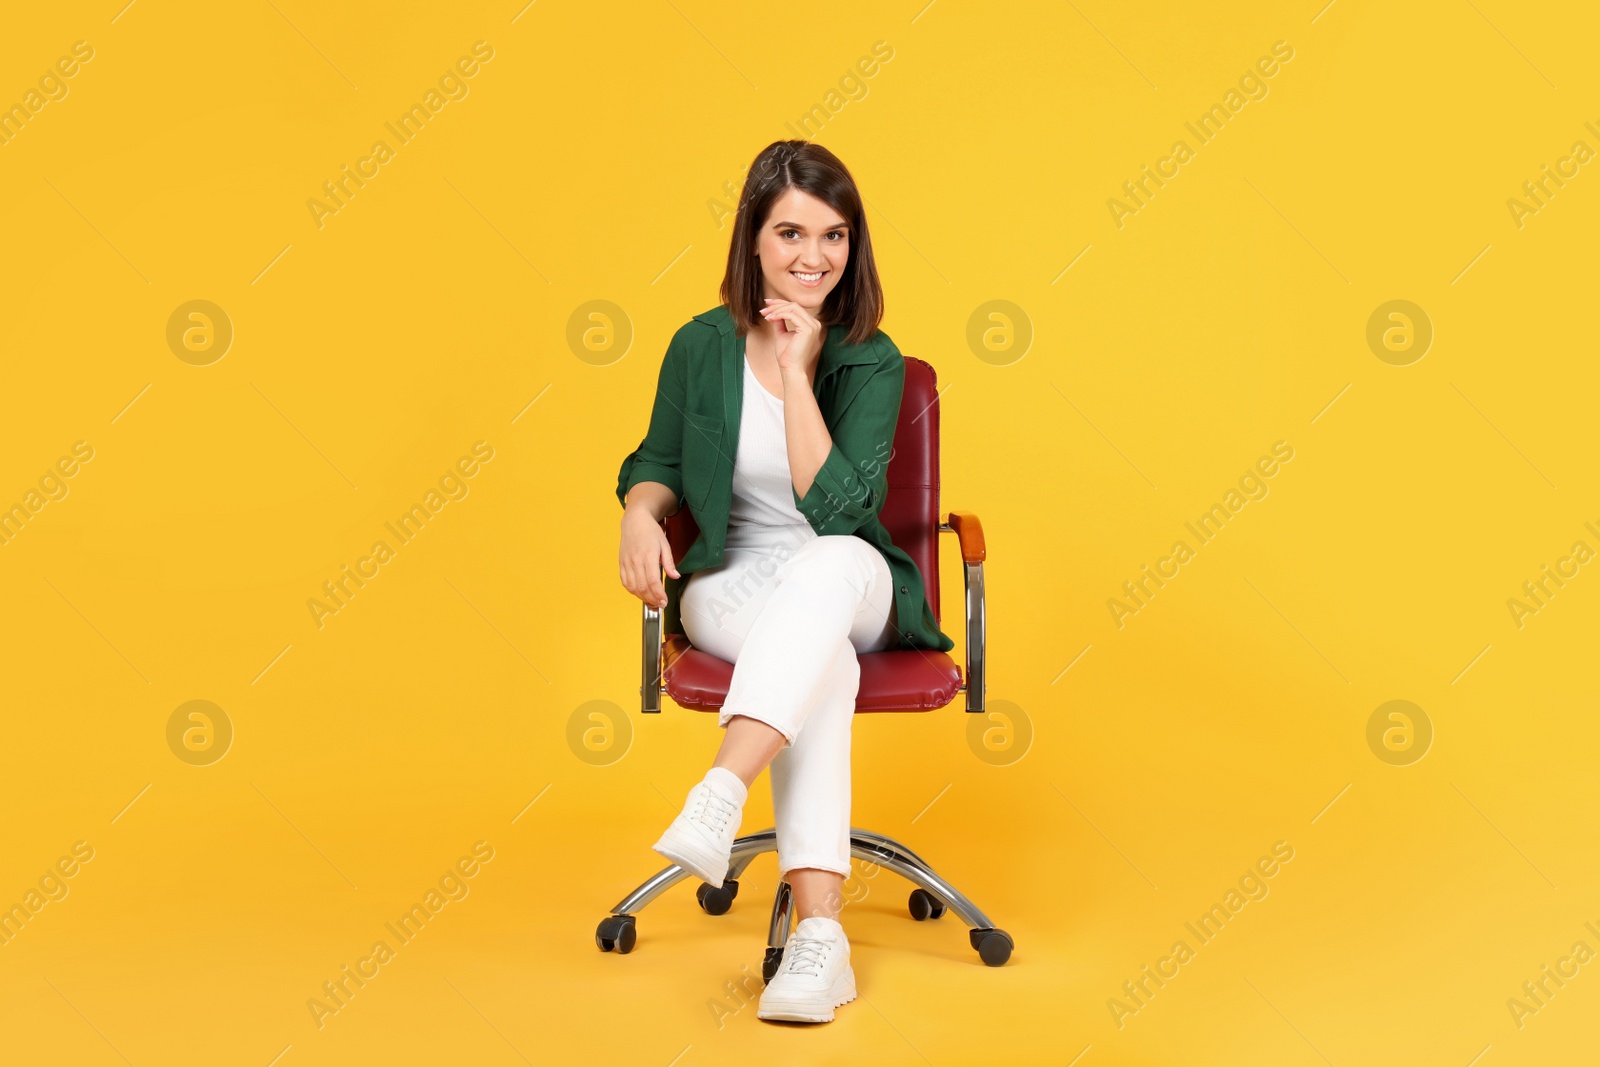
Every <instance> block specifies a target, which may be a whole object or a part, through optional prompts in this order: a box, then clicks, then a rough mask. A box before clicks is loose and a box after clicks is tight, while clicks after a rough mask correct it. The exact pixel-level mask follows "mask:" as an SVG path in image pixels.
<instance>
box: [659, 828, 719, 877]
mask: <svg viewBox="0 0 1600 1067" xmlns="http://www.w3.org/2000/svg"><path fill="white" fill-rule="evenodd" d="M650 847H651V848H652V849H654V850H655V851H656V852H659V853H661V854H662V855H663V856H665V857H667V859H669V860H671V861H672V862H673V863H676V864H677V865H678V866H680V867H682V868H683V869H684V870H686V871H688V872H689V873H690V874H693V875H695V876H696V877H698V878H699V879H700V880H701V881H703V882H706V883H708V884H710V885H713V886H716V887H717V888H719V889H720V888H721V887H722V883H723V881H724V880H725V879H726V878H727V877H728V854H723V855H721V856H718V855H716V854H714V853H713V852H712V850H711V849H709V848H707V847H706V846H705V845H704V844H703V843H702V842H700V841H698V840H696V839H694V838H692V837H686V836H683V835H679V834H676V833H674V832H673V830H672V828H671V827H668V828H667V832H666V833H664V834H662V835H661V840H659V841H657V842H656V843H655V844H654V845H651V846H650Z"/></svg>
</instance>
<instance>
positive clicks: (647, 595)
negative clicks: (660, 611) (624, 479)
mask: <svg viewBox="0 0 1600 1067" xmlns="http://www.w3.org/2000/svg"><path fill="white" fill-rule="evenodd" d="M617 564H618V571H619V574H620V576H621V578H622V586H623V588H624V589H626V590H627V591H628V592H630V593H632V594H633V595H634V596H636V597H638V598H639V599H640V600H642V601H644V602H645V603H646V604H650V605H652V606H653V607H657V608H664V607H666V606H667V592H666V589H665V588H664V587H663V586H662V584H661V569H662V568H663V567H665V568H666V571H667V573H668V574H670V575H672V576H673V577H674V578H679V577H682V575H680V574H679V573H678V568H677V567H676V566H674V565H673V562H672V544H671V542H669V541H668V540H667V533H666V531H665V530H663V529H662V528H661V524H660V523H659V522H657V521H656V520H655V519H654V518H653V517H652V516H651V515H650V513H649V512H648V511H644V510H643V509H638V510H635V509H632V508H630V509H628V510H626V511H624V512H623V513H622V546H621V548H620V549H619V550H618V553H617Z"/></svg>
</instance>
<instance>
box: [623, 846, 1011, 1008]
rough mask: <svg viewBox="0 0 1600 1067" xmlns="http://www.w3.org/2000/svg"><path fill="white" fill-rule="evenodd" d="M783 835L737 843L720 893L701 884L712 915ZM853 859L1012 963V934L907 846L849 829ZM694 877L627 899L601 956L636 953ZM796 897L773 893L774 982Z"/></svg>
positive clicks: (700, 896) (767, 969) (770, 964)
mask: <svg viewBox="0 0 1600 1067" xmlns="http://www.w3.org/2000/svg"><path fill="white" fill-rule="evenodd" d="M777 849H778V836H777V831H776V830H775V829H771V828H769V829H766V830H761V831H758V832H756V833H753V834H746V835H745V836H743V837H739V838H736V839H735V840H734V842H733V851H732V852H731V853H730V854H729V857H728V876H727V878H726V879H725V880H724V881H723V884H722V886H721V888H720V889H719V888H716V887H712V886H708V885H706V884H705V883H703V882H702V883H701V886H700V891H699V892H698V893H697V894H696V899H697V900H698V901H699V903H700V906H701V907H702V908H703V909H704V910H705V911H706V912H707V913H709V914H711V915H722V914H724V913H726V912H727V911H728V909H729V908H730V907H731V906H732V903H733V898H734V897H736V896H738V894H739V876H740V875H741V874H743V873H744V871H745V868H747V867H749V866H750V863H751V861H753V860H754V859H755V858H756V857H757V856H759V855H761V854H762V853H763V852H776V851H777ZM850 855H851V856H853V857H855V858H856V859H859V860H866V861H867V862H869V863H874V864H877V865H878V866H879V867H882V868H884V869H885V870H890V871H893V872H894V873H895V874H898V875H900V876H901V877H902V878H904V879H906V880H907V881H908V882H911V883H912V884H913V885H914V886H916V888H915V889H913V890H912V892H911V898H910V905H909V907H910V911H911V917H912V918H913V919H916V920H918V921H919V922H920V921H922V920H924V919H930V918H931V919H937V918H939V917H940V916H942V915H943V914H944V913H945V911H946V910H949V911H952V912H954V913H955V915H956V917H957V918H958V919H960V920H961V921H962V922H964V923H965V924H966V925H967V926H968V927H969V928H970V929H969V930H968V934H967V939H968V941H969V942H970V943H971V945H972V947H973V949H974V950H975V951H976V952H977V953H978V956H979V958H980V959H982V960H983V962H984V963H986V964H988V965H989V966H990V967H999V966H1001V965H1002V964H1004V963H1005V962H1006V961H1007V960H1008V959H1010V958H1011V950H1012V948H1013V947H1014V942H1013V941H1012V939H1011V935H1010V934H1007V933H1006V932H1005V931H1004V930H1001V929H998V928H996V927H995V925H994V924H993V923H991V922H990V921H989V917H988V916H987V915H985V914H984V913H983V912H982V911H981V910H979V909H978V906H977V905H975V904H973V903H972V901H970V900H968V899H967V898H966V897H965V896H964V895H962V894H961V893H960V892H959V891H958V890H956V888H955V887H954V886H952V885H951V884H950V883H949V882H946V881H945V880H944V879H943V878H941V877H940V876H939V874H938V873H937V872H936V871H934V869H933V867H932V866H930V865H929V864H928V862H927V861H926V860H924V859H923V858H922V857H921V856H918V855H917V854H916V853H915V852H912V851H911V850H910V849H909V848H907V847H906V846H905V845H902V844H901V843H900V842H898V841H896V840H894V839H893V838H890V837H885V836H883V835H882V834H875V833H872V832H870V831H867V830H862V829H859V828H857V827H851V828H850ZM691 877H694V875H692V874H691V873H690V872H689V871H686V870H684V869H683V868H682V867H679V866H678V865H677V864H672V865H670V866H668V867H667V868H665V869H664V870H662V871H661V872H660V873H658V874H656V875H655V876H654V877H652V878H650V879H648V880H647V881H646V882H644V884H642V885H641V886H639V888H637V889H635V890H634V891H633V892H632V893H629V894H628V895H627V896H625V897H623V898H622V899H621V900H620V901H618V902H617V904H616V906H614V907H613V908H612V909H611V914H610V915H608V916H606V918H604V919H602V920H601V921H600V925H599V926H598V927H597V928H596V930H595V944H596V945H598V946H599V948H600V951H602V952H617V953H621V954H625V953H628V952H632V951H633V948H634V945H635V944H636V943H637V940H638V919H637V916H638V913H639V911H640V910H642V909H643V908H644V906H645V905H647V904H649V903H650V902H651V901H652V900H655V899H656V898H657V897H659V896H660V895H661V894H663V893H665V892H666V891H667V890H668V889H671V888H672V887H673V886H675V885H677V884H678V883H679V882H681V881H683V880H684V879H686V878H691ZM792 907H793V894H792V890H791V889H790V886H789V883H788V882H787V881H786V880H782V879H780V880H779V882H778V888H777V890H776V892H774V894H773V900H772V920H771V922H770V923H769V925H768V928H767V954H766V959H765V961H764V962H763V964H762V972H763V976H764V977H765V978H766V979H768V980H769V981H770V980H771V978H772V976H773V975H775V974H776V973H777V972H778V967H779V966H780V965H781V963H782V962H783V946H784V945H785V944H787V943H788V940H789V927H790V923H791V921H792V918H793V916H792Z"/></svg>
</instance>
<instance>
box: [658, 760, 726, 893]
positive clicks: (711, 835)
mask: <svg viewBox="0 0 1600 1067" xmlns="http://www.w3.org/2000/svg"><path fill="white" fill-rule="evenodd" d="M743 811H744V803H743V802H742V801H736V800H734V799H732V798H731V797H728V796H726V795H724V794H723V793H722V792H720V791H718V789H717V788H716V787H715V786H713V785H712V784H711V783H709V782H706V781H700V782H697V783H695V785H694V788H692V789H690V790H689V798H688V800H687V801H685V802H684V806H683V811H681V812H679V813H678V817H677V818H676V819H673V820H672V825H671V826H668V827H667V831H666V833H664V834H662V835H661V840H659V841H657V842H656V843H655V844H654V845H651V846H650V847H651V848H653V849H655V850H656V851H657V852H659V853H661V854H662V855H663V856H665V857H667V859H669V860H671V861H672V862H673V863H676V864H677V865H678V866H680V867H682V868H683V869H684V870H686V871H689V872H690V873H692V874H694V875H696V876H698V877H699V878H701V879H702V880H703V881H705V882H706V883H708V884H709V885H713V886H717V887H721V885H722V882H723V879H725V878H727V876H728V856H729V854H730V853H731V852H732V851H733V839H734V837H735V835H737V834H738V832H739V817H740V815H741V814H743Z"/></svg>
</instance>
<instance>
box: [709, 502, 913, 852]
mask: <svg viewBox="0 0 1600 1067" xmlns="http://www.w3.org/2000/svg"><path fill="white" fill-rule="evenodd" d="M724 553H725V555H724V558H723V562H722V564H721V565H719V566H716V567H711V568H707V569H705V570H701V571H696V572H695V573H694V574H692V575H690V576H689V581H688V583H687V584H686V585H685V586H684V588H683V591H682V594H681V599H680V601H679V618H680V621H681V623H682V626H683V632H684V636H686V637H687V638H688V639H689V641H690V643H691V644H693V645H694V646H695V647H696V648H697V649H699V650H701V651H703V652H708V653H710V654H711V655H713V656H716V657H717V658H719V659H723V660H726V661H727V662H729V663H732V664H733V665H734V667H733V681H732V683H731V684H730V686H729V689H728V697H727V700H726V701H725V702H724V704H723V706H722V710H721V712H720V713H719V714H718V716H717V725H718V726H723V727H726V726H727V725H728V721H729V720H730V719H731V718H732V717H733V716H735V715H746V716H749V717H750V718H752V719H759V720H760V721H762V722H764V723H766V724H768V725H769V726H771V727H773V728H774V729H776V730H777V731H778V732H780V733H781V734H783V736H784V740H785V742H786V743H785V745H784V747H783V748H781V749H780V750H779V751H778V754H777V755H776V756H775V757H774V758H773V760H772V763H771V767H770V770H771V778H772V807H773V817H774V825H775V828H776V831H777V840H778V869H779V871H780V872H782V874H783V875H784V876H785V877H787V875H788V872H789V871H791V870H795V869H798V868H802V867H814V868H819V869H821V870H827V871H836V872H838V873H839V874H842V875H844V876H846V877H848V876H849V874H850V728H851V724H852V723H853V722H854V720H855V709H856V694H857V692H858V691H859V689H860V685H861V664H860V663H859V661H857V659H856V653H857V652H876V651H880V650H882V649H886V648H890V647H892V646H893V645H894V644H895V642H896V635H897V625H896V619H895V614H896V611H895V606H894V596H893V590H892V588H891V582H892V580H893V579H892V577H891V575H890V573H889V564H888V561H887V560H885V559H884V558H883V554H882V553H881V552H879V551H878V550H877V549H876V548H874V547H873V546H872V545H870V544H868V543H867V542H866V541H863V540H862V539H861V538H859V537H855V536H853V535H844V536H839V535H827V536H819V535H818V534H817V533H816V531H814V530H813V529H812V528H811V526H810V525H809V524H805V523H802V524H799V525H796V526H729V527H728V535H727V543H726V545H725V546H724Z"/></svg>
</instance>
